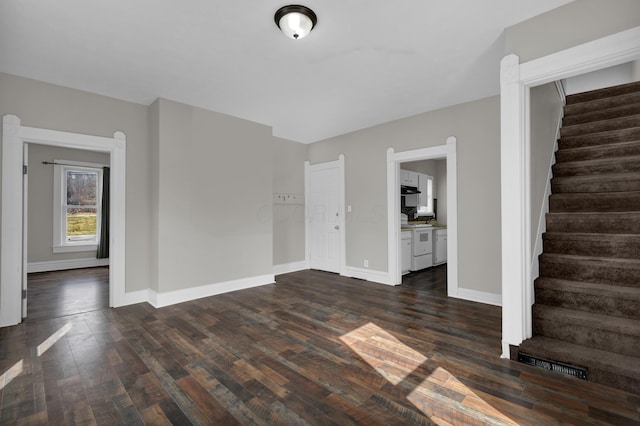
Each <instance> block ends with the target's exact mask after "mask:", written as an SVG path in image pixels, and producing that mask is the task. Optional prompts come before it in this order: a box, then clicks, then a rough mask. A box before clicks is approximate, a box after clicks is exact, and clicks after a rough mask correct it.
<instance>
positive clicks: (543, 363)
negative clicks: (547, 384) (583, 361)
mask: <svg viewBox="0 0 640 426" xmlns="http://www.w3.org/2000/svg"><path fill="white" fill-rule="evenodd" d="M518 362H522V363H523V364H528V365H533V366H534V367H540V368H544V369H546V370H550V371H555V372H556V373H561V374H566V375H568V376H573V377H577V378H578V379H582V380H587V369H586V368H581V367H575V366H573V365H567V364H563V363H561V362H556V361H549V360H548V359H544V358H537V357H535V356H531V355H527V354H523V353H522V352H519V353H518Z"/></svg>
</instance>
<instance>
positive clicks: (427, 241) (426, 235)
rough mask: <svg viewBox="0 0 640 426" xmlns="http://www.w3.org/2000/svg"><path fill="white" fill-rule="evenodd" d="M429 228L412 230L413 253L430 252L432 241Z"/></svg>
mask: <svg viewBox="0 0 640 426" xmlns="http://www.w3.org/2000/svg"><path fill="white" fill-rule="evenodd" d="M431 232H432V230H431V229H414V230H413V234H412V236H413V241H412V242H413V255H414V256H422V255H425V254H429V253H431V251H432V250H433V243H432V241H431Z"/></svg>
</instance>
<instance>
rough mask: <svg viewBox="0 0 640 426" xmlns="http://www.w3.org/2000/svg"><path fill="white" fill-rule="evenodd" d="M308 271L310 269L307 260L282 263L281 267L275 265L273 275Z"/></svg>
mask: <svg viewBox="0 0 640 426" xmlns="http://www.w3.org/2000/svg"><path fill="white" fill-rule="evenodd" d="M306 269H309V263H308V262H307V261H305V260H300V261H298V262H289V263H281V264H280V265H273V275H281V274H288V273H290V272H298V271H304V270H306Z"/></svg>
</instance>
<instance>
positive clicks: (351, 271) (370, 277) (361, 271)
mask: <svg viewBox="0 0 640 426" xmlns="http://www.w3.org/2000/svg"><path fill="white" fill-rule="evenodd" d="M343 276H345V277H349V278H358V279H360V280H366V281H370V282H373V283H378V284H385V285H395V284H396V283H394V282H392V281H389V273H388V272H384V271H374V270H373V269H366V268H356V267H354V266H347V269H346V270H345V271H344V274H343Z"/></svg>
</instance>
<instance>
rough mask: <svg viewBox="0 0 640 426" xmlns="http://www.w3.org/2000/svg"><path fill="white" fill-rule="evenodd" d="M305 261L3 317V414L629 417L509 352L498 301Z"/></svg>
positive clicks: (456, 420) (98, 418)
mask: <svg viewBox="0 0 640 426" xmlns="http://www.w3.org/2000/svg"><path fill="white" fill-rule="evenodd" d="M444 273H445V267H439V268H436V269H434V270H429V271H425V272H422V273H414V274H410V275H409V276H406V277H405V280H404V281H405V283H404V284H403V285H402V286H398V287H389V286H384V285H378V284H371V283H368V282H366V281H361V280H356V279H348V278H343V277H339V276H337V275H335V274H330V273H325V272H318V271H302V272H297V273H292V274H286V275H281V276H278V277H277V284H275V285H267V286H263V287H258V288H253V289H247V290H242V291H237V292H233V293H227V294H222V295H219V296H214V297H209V298H204V299H200V300H196V301H192V302H187V303H181V304H178V305H174V306H169V307H166V308H161V309H157V310H156V309H154V308H153V307H151V306H150V305H148V304H138V305H132V306H128V307H124V308H118V309H101V310H97V311H92V312H87V313H82V314H77V315H71V316H66V317H60V318H54V319H47V320H42V321H35V322H26V323H23V324H21V325H18V326H15V327H8V328H4V329H0V367H1V369H0V373H2V374H3V375H2V378H1V379H0V386H2V388H1V389H0V401H1V405H0V424H2V425H5V424H29V425H31V424H52V425H54V424H56V425H57V424H105V425H114V424H126V425H131V424H152V425H156V424H221V425H231V424H249V425H253V424H256V425H272V424H286V425H289V424H322V425H328V424H338V425H345V424H364V425H378V424H380V425H382V424H389V425H398V424H425V425H428V424H464V425H468V424H492V425H514V424H522V425H553V424H576V425H605V424H615V425H631V424H636V425H637V424H639V422H640V397H639V396H638V395H632V394H628V393H624V392H619V391H616V390H612V389H608V388H605V387H603V386H600V385H596V384H593V383H588V382H585V381H581V380H578V379H575V378H572V377H565V376H560V375H558V374H555V373H551V372H548V371H545V370H540V369H535V368H533V367H529V366H526V365H522V364H518V363H515V362H513V361H510V360H504V359H500V358H499V355H500V339H501V335H500V326H501V320H500V308H498V307H495V306H489V305H483V304H478V303H472V302H468V301H463V300H456V299H451V298H447V297H446V295H445V290H444V284H443V283H444V279H443V276H444Z"/></svg>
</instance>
